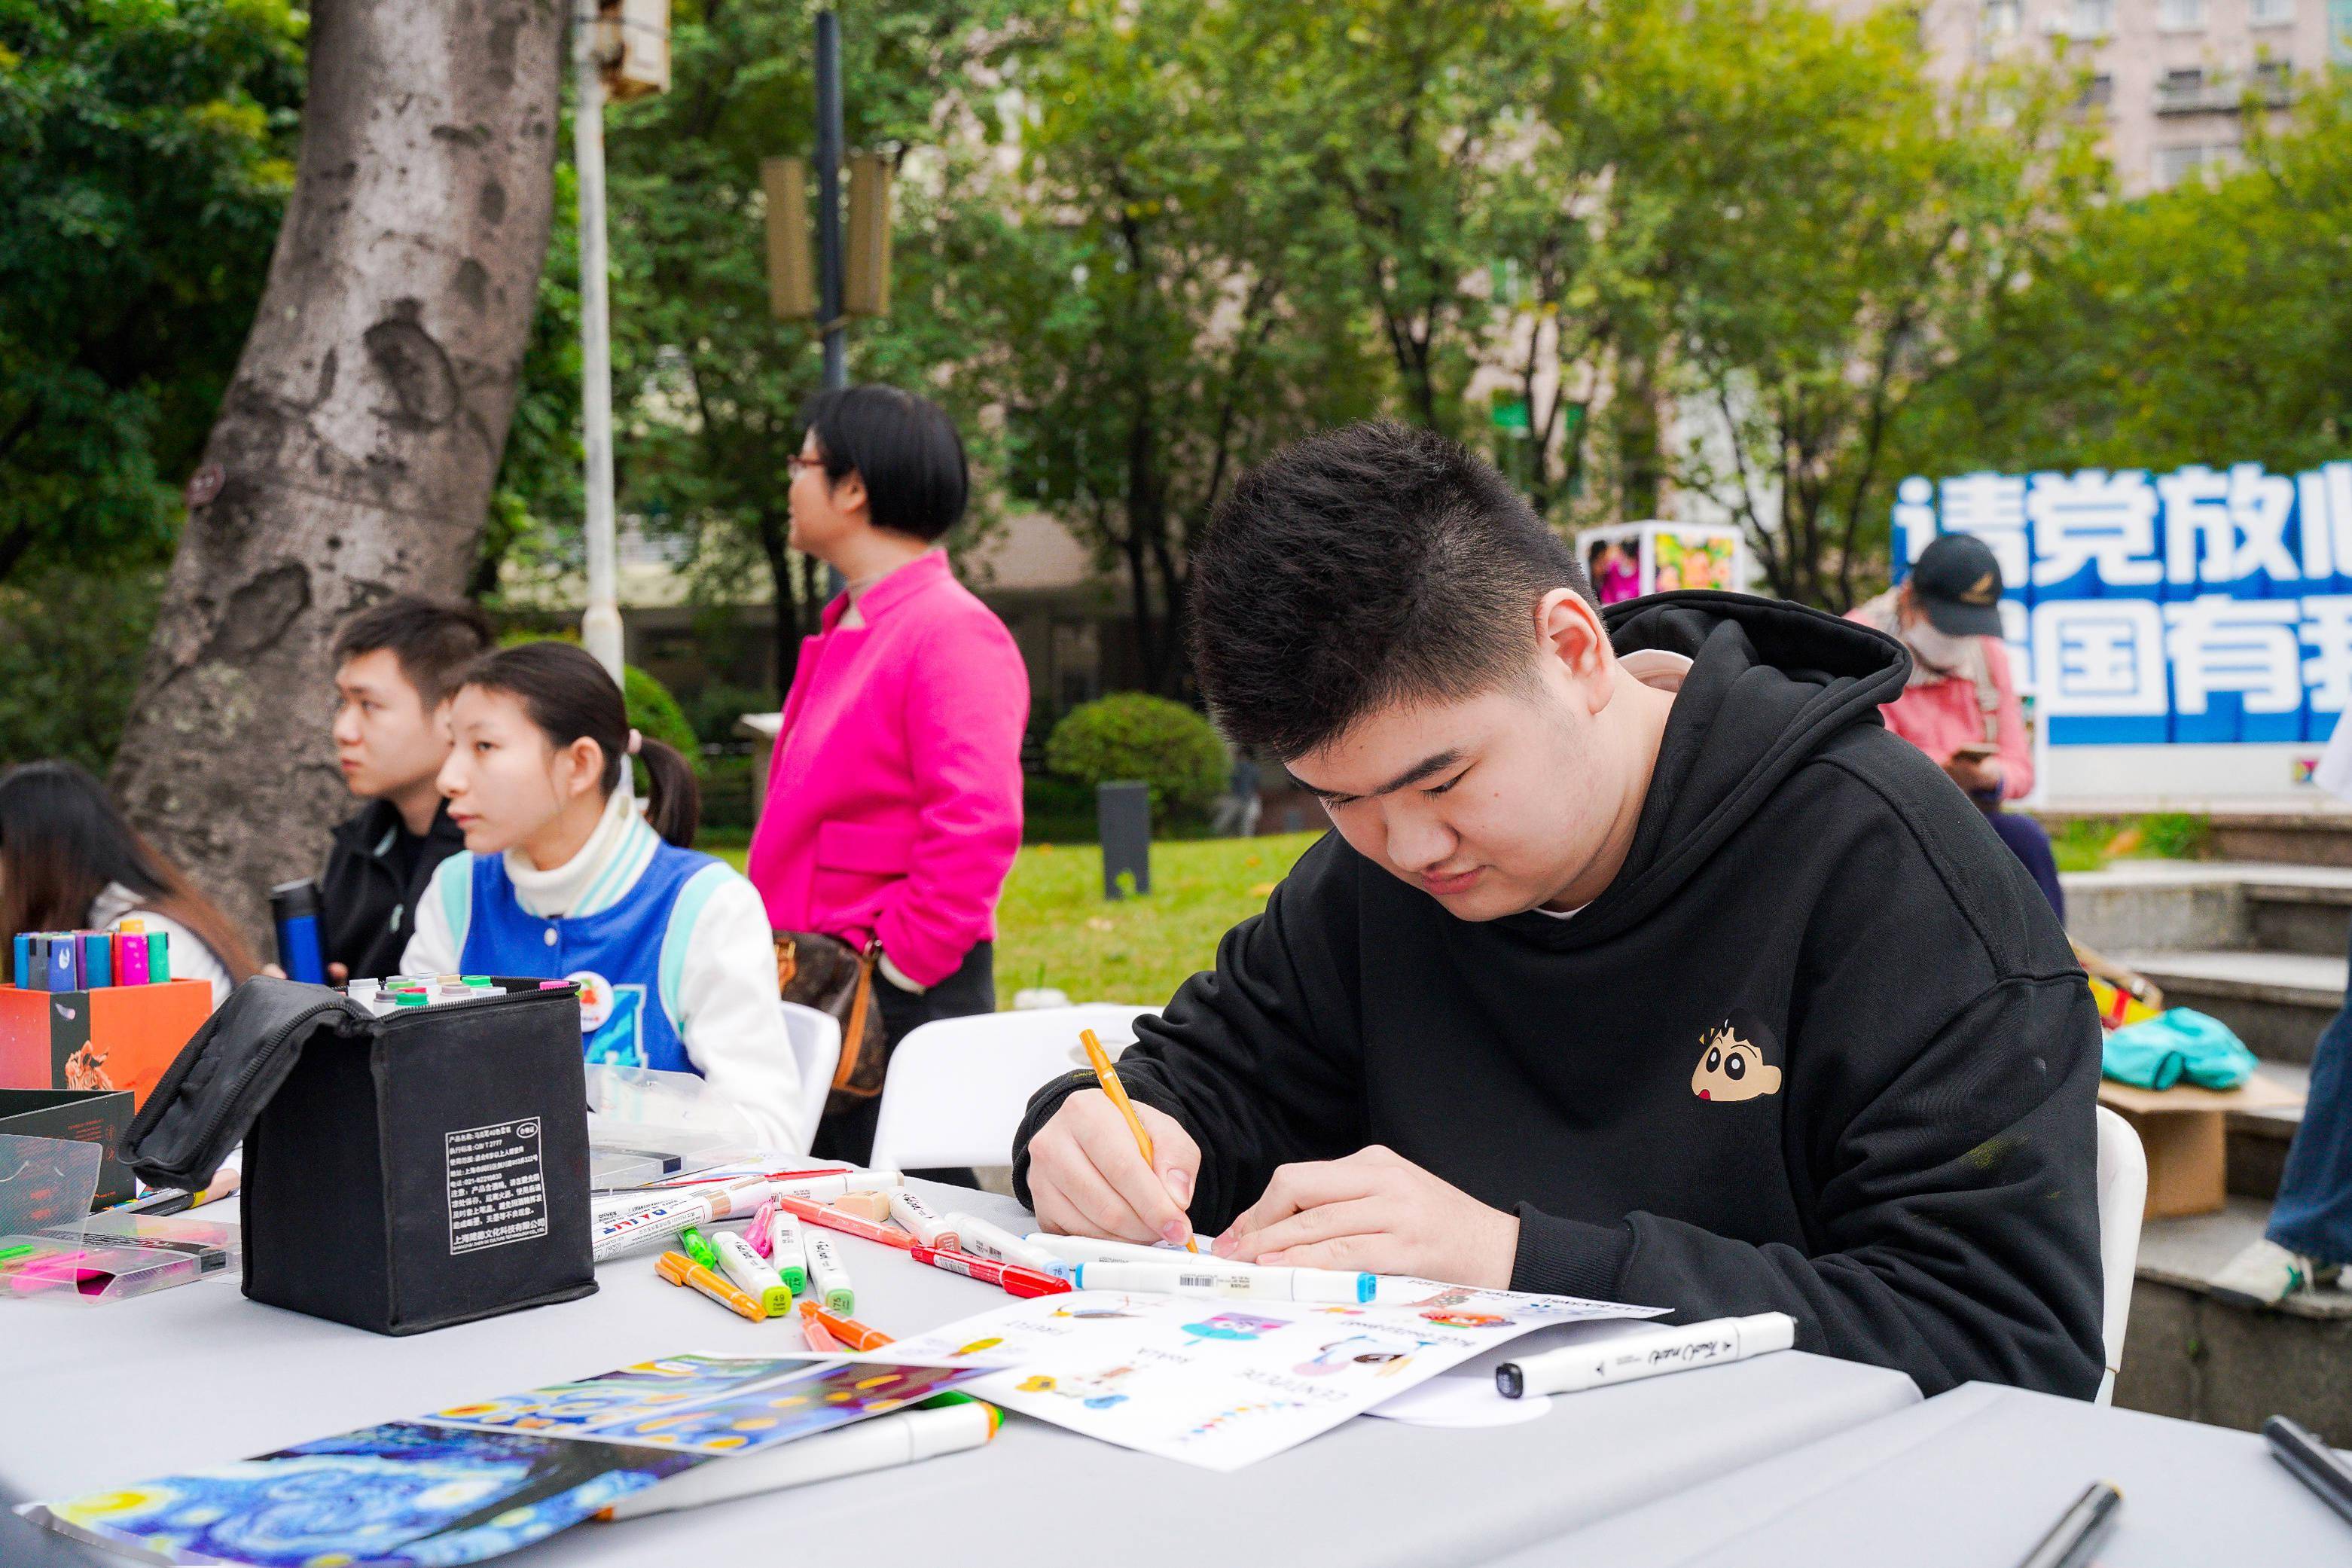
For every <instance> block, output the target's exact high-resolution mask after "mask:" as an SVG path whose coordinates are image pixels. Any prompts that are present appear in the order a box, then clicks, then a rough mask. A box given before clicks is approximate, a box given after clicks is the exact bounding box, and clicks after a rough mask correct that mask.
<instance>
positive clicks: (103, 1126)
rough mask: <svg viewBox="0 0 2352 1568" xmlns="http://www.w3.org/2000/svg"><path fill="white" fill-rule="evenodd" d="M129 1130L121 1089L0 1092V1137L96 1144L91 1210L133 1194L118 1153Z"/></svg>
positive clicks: (128, 1107) (124, 1093) (128, 1108)
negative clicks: (95, 1179)
mask: <svg viewBox="0 0 2352 1568" xmlns="http://www.w3.org/2000/svg"><path fill="white" fill-rule="evenodd" d="M130 1127H131V1095H130V1092H129V1091H128V1090H125V1089H107V1090H91V1089H0V1135H5V1136H7V1137H11V1138H78V1139H79V1140H81V1141H82V1142H85V1143H95V1144H97V1145H98V1195H97V1196H96V1197H95V1198H94V1199H92V1200H91V1207H92V1208H101V1209H102V1208H110V1207H112V1206H113V1205H116V1204H121V1203H129V1202H130V1201H131V1199H132V1198H133V1197H136V1196H137V1195H138V1193H137V1190H136V1189H135V1188H134V1187H133V1185H132V1184H131V1171H130V1168H129V1167H128V1166H126V1165H124V1164H123V1163H122V1159H121V1155H120V1153H118V1152H117V1151H119V1150H120V1149H121V1146H122V1135H123V1133H124V1132H126V1131H129V1130H130Z"/></svg>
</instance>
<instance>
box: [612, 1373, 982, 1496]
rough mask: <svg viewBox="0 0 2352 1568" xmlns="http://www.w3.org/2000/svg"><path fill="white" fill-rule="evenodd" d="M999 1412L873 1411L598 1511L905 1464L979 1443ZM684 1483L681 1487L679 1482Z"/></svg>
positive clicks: (929, 1406) (702, 1468) (972, 1406)
mask: <svg viewBox="0 0 2352 1568" xmlns="http://www.w3.org/2000/svg"><path fill="white" fill-rule="evenodd" d="M1003 1420H1004V1416H1003V1412H1001V1411H999V1410H998V1409H997V1408H996V1406H994V1405H983V1404H982V1403H981V1402H980V1401H979V1400H976V1399H967V1400H960V1401H958V1402H957V1403H955V1404H952V1405H950V1404H945V1403H940V1404H936V1405H935V1404H933V1403H932V1402H931V1401H929V1400H926V1401H924V1402H923V1403H922V1404H921V1405H918V1406H917V1407H916V1408H914V1409H912V1410H901V1411H898V1412H897V1413H895V1414H893V1415H877V1416H876V1417H874V1418H873V1419H872V1420H869V1421H861V1422H859V1423H858V1424H857V1425H856V1426H850V1427H845V1428H843V1429H842V1430H840V1431H837V1432H820V1433H818V1434H817V1435H816V1436H813V1437H803V1438H802V1439H801V1440H800V1441H799V1442H797V1443H790V1444H783V1445H780V1446H778V1447H774V1448H771V1449H769V1450H768V1451H767V1452H765V1453H754V1454H738V1455H736V1456H734V1457H733V1458H730V1459H729V1460H728V1461H727V1463H725V1464H723V1465H699V1466H697V1467H696V1468H693V1469H691V1470H687V1471H685V1472H683V1473H681V1474H679V1475H675V1476H672V1477H670V1478H668V1479H667V1480H662V1481H657V1482H656V1483H655V1484H654V1485H652V1486H649V1487H645V1488H642V1489H639V1490H636V1491H633V1492H631V1493H629V1494H628V1495H627V1496H625V1497H623V1498H620V1499H619V1500H615V1501H614V1503H613V1504H612V1506H611V1507H609V1508H606V1509H604V1510H603V1511H602V1512H600V1513H598V1514H597V1515H596V1517H597V1518H598V1519H600V1520H620V1519H635V1518H637V1517H639V1516H640V1515H643V1514H648V1513H667V1512H669V1511H670V1510H674V1509H681V1508H699V1507H701V1506H702V1505H703V1504H705V1503H712V1502H725V1501H727V1500H730V1499H732V1498H740V1497H751V1496H753V1495H755V1494H757V1493H760V1492H768V1491H775V1490H777V1489H780V1488H783V1487H798V1486H806V1485H808V1484H809V1483H810V1482H812V1481H829V1480H832V1479H835V1478H836V1477H840V1476H854V1475H860V1474H863V1473H864V1472H866V1471H867V1470H881V1469H889V1468H895V1467H897V1466H899V1465H911V1464H914V1463H915V1462H917V1461H918V1460H920V1459H929V1458H937V1457H938V1456H940V1455H941V1454H956V1453H961V1452H963V1451H964V1450H966V1449H969V1448H977V1447H982V1445H983V1444H985V1443H986V1442H987V1441H988V1440H989V1439H990V1438H991V1437H993V1436H996V1430H997V1428H998V1426H1001V1425H1003ZM681 1481H683V1482H688V1483H690V1484H688V1485H685V1486H681V1485H679V1484H678V1483H679V1482H681Z"/></svg>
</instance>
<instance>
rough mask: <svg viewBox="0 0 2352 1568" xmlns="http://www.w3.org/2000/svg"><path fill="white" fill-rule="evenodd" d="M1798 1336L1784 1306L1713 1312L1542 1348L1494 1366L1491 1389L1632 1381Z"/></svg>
mask: <svg viewBox="0 0 2352 1568" xmlns="http://www.w3.org/2000/svg"><path fill="white" fill-rule="evenodd" d="M1796 1342H1797V1320H1796V1319H1794V1318H1792V1317H1790V1316H1789V1314H1788V1313H1786V1312H1757V1313H1754V1314H1752V1315H1751V1316H1748V1317H1745V1318H1714V1319H1710V1320H1709V1321H1706V1322H1704V1323H1682V1324H1678V1325H1675V1326H1674V1327H1670V1328H1646V1329H1643V1330H1641V1331H1638V1332H1636V1333H1631V1334H1626V1335H1623V1336H1622V1337H1621V1338H1618V1339H1612V1340H1599V1341H1596V1342H1593V1343H1591V1344H1586V1345H1570V1346H1569V1347H1568V1348H1567V1349H1566V1350H1557V1351H1547V1352H1545V1353H1543V1354H1542V1355H1536V1356H1529V1357H1528V1359H1527V1360H1525V1361H1507V1362H1505V1363H1503V1364H1502V1365H1500V1366H1498V1367H1496V1369H1495V1389H1496V1392H1497V1393H1499V1394H1502V1396H1503V1397H1504V1398H1506V1399H1520V1398H1528V1399H1532V1398H1534V1397H1535V1396H1536V1395H1537V1394H1573V1393H1575V1392H1577V1391H1578V1390H1579V1389H1585V1388H1598V1387H1600V1386H1601V1384H1605V1383H1631V1382H1633V1381H1634V1380H1635V1379H1637V1378H1643V1377H1656V1376H1657V1375H1659V1374H1660V1373H1668V1372H1685V1371H1688V1370H1689V1369H1690V1368H1692V1367H1695V1366H1714V1365H1717V1364H1718V1363H1723V1362H1734V1361H1746V1360H1747V1359H1748V1357H1749V1356H1753V1355H1763V1354H1765V1353H1767V1352H1771V1351H1784V1350H1787V1349H1789V1348H1790V1346H1792V1345H1794V1344H1795V1343H1796Z"/></svg>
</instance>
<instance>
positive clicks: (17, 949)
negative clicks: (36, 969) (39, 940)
mask: <svg viewBox="0 0 2352 1568" xmlns="http://www.w3.org/2000/svg"><path fill="white" fill-rule="evenodd" d="M8 957H9V961H10V962H9V964H8V982H9V984H12V985H21V986H23V987H24V988H25V989H26V990H27V991H30V990H31V989H32V988H33V987H32V984H31V982H30V979H29V977H30V976H31V974H32V973H33V933H32V932H31V931H18V932H17V933H16V936H15V938H14V939H13V940H11V941H10V942H9V944H8Z"/></svg>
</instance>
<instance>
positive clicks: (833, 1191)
mask: <svg viewBox="0 0 2352 1568" xmlns="http://www.w3.org/2000/svg"><path fill="white" fill-rule="evenodd" d="M906 1180H907V1178H906V1177H904V1176H902V1175H900V1174H899V1173H898V1172H896V1171H843V1172H841V1173H839V1174H837V1175H831V1176H798V1177H794V1178H793V1180H791V1181H788V1182H778V1183H777V1184H775V1186H776V1191H778V1192H780V1193H782V1194H784V1195H785V1196H786V1197H789V1198H806V1199H808V1200H809V1201H810V1202H811V1203H817V1204H829V1203H831V1202H833V1200H834V1199H835V1198H837V1197H839V1196H841V1194H844V1193H887V1192H891V1191H893V1190H895V1189H897V1188H898V1187H900V1186H902V1185H904V1184H905V1183H906Z"/></svg>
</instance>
